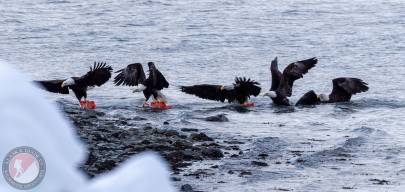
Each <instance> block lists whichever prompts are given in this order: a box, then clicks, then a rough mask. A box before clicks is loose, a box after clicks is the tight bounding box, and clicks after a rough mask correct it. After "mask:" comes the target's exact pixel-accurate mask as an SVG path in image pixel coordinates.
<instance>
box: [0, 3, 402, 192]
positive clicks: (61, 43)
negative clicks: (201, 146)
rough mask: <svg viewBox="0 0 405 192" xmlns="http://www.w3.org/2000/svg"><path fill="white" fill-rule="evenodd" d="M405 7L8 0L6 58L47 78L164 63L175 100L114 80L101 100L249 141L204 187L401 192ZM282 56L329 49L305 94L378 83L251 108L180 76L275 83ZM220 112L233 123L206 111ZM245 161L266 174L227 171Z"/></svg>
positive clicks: (0, 53)
mask: <svg viewBox="0 0 405 192" xmlns="http://www.w3.org/2000/svg"><path fill="white" fill-rule="evenodd" d="M404 10H405V2H403V1H400V0H388V1H375V2H370V1H365V0H355V1H349V0H339V1H330V0H322V1H321V0H313V1H302V0H290V1H285V0H273V1H265V0H235V1H221V0H219V1H218V0H216V1H213V0H204V1H201V0H196V1H186V0H181V1H174V0H172V1H170V0H167V1H164V0H156V1H153V0H149V1H144V0H141V1H130V0H126V1H112V0H100V1H97V2H85V1H68V0H61V1H58V0H31V1H28V0H17V1H4V2H1V3H0V59H2V60H6V61H8V62H10V63H14V64H15V65H16V67H17V68H18V69H20V70H22V71H23V72H24V73H26V74H28V75H29V76H31V77H32V78H33V79H37V80H39V79H54V78H66V77H70V76H78V75H82V74H84V73H86V72H87V70H88V67H89V66H90V65H91V64H92V63H93V62H94V61H106V62H107V63H108V64H110V65H111V66H112V67H113V68H114V70H118V69H120V68H122V67H125V66H126V65H127V64H129V63H133V62H141V63H144V64H146V63H147V62H148V61H154V62H155V63H156V64H157V66H158V68H159V69H160V71H161V72H162V73H163V74H164V75H165V76H166V78H167V79H168V81H169V82H170V83H171V86H170V88H169V89H167V90H165V91H164V93H165V94H166V95H167V96H168V98H169V101H170V103H171V105H172V107H173V108H172V109H171V110H168V111H163V112H151V111H148V110H144V109H142V108H141V107H140V106H141V104H142V102H143V95H142V94H133V93H132V92H131V91H130V89H129V88H128V87H115V86H113V84H112V82H111V81H110V82H108V83H107V84H105V85H104V86H102V87H100V88H95V89H94V90H92V91H91V92H90V93H89V99H92V100H96V101H97V104H98V106H99V108H98V109H97V110H99V111H103V112H105V113H107V114H109V115H111V116H113V117H120V116H129V117H132V116H134V117H135V116H141V117H145V118H147V120H146V121H145V123H151V124H153V125H155V126H160V127H162V128H185V127H187V128H198V129H201V130H202V131H205V132H208V133H209V135H210V136H213V137H215V138H217V139H224V140H226V139H229V138H234V139H238V140H241V141H244V142H245V144H244V146H243V147H244V148H245V149H250V153H245V155H242V157H244V158H239V159H225V160H223V161H220V162H219V167H220V170H221V171H222V172H223V173H221V172H220V173H216V175H215V176H212V177H207V178H201V179H200V180H201V181H200V182H199V183H195V185H197V188H198V189H200V190H205V191H230V190H232V191H277V190H279V191H286V190H291V191H401V189H402V190H403V189H404V188H405V181H404V180H403V178H404V177H405V162H404V161H405V155H404V152H405V144H404V142H403V141H404V139H405V131H404V130H403V129H404V128H405V120H404V117H405V115H404V114H405V95H404V91H405V87H404V86H403V85H404V81H403V77H404V76H405V64H404V61H405V54H403V53H404V49H405V12H404ZM276 56H278V57H279V63H280V67H281V68H283V67H285V66H286V65H287V64H289V63H291V62H294V61H296V60H301V59H307V58H311V57H317V58H318V59H319V62H318V65H317V66H316V67H315V68H313V69H312V70H311V71H310V72H309V73H308V74H307V75H306V76H305V77H304V78H303V79H300V80H298V81H297V82H296V83H295V85H294V91H293V96H292V98H291V101H293V102H294V101H296V100H298V98H299V97H300V96H301V95H303V94H304V93H305V92H307V91H309V90H311V89H313V90H315V91H316V92H318V93H329V92H330V91H331V90H332V82H331V80H332V79H333V78H336V77H342V76H348V77H358V78H361V79H363V80H364V81H366V82H367V83H368V84H369V86H370V90H369V91H368V92H366V93H362V94H358V95H355V96H354V97H353V98H352V101H351V102H348V103H341V104H326V105H320V106H316V107H310V108H293V107H289V108H286V107H277V106H273V105H272V103H271V101H270V99H268V98H262V97H258V98H253V99H252V100H253V101H254V102H255V103H256V107H254V108H250V109H248V110H241V109H239V108H238V107H236V106H233V105H229V104H227V103H217V102H213V101H208V100H202V99H199V98H196V97H193V96H189V95H185V94H183V93H181V92H179V91H178V86H180V85H192V84H200V83H212V84H225V85H227V84H231V83H232V81H233V79H234V77H235V76H246V77H250V78H253V79H255V80H256V81H258V82H260V83H261V86H262V88H263V91H266V90H267V89H269V87H270V73H269V65H270V61H271V60H272V59H273V58H274V57H276ZM145 67H146V65H145ZM49 99H50V100H53V101H62V103H66V104H73V103H75V102H76V101H75V99H74V98H72V97H69V96H58V95H52V94H49ZM217 114H226V115H227V117H228V118H229V122H223V123H215V122H206V121H204V120H203V119H202V118H204V117H207V116H211V115H217ZM165 121H168V122H169V123H170V125H163V122H165ZM262 152H263V153H268V154H269V158H268V159H266V162H267V163H268V164H269V166H268V167H264V168H260V167H259V168H257V167H254V166H252V165H250V164H249V161H250V160H251V159H249V158H250V157H253V156H255V155H258V154H259V153H262ZM204 163H206V164H207V165H208V164H210V163H211V162H208V163H207V162H204ZM204 163H203V164H204ZM195 166H198V167H204V165H195ZM191 169H192V168H191ZM232 169H247V170H252V175H251V176H247V177H238V176H237V175H228V174H226V172H227V171H228V170H232ZM186 179H187V178H186ZM382 180H385V181H387V182H384V181H382ZM218 181H224V182H225V183H222V182H221V183H218Z"/></svg>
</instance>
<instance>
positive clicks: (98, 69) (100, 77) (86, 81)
mask: <svg viewBox="0 0 405 192" xmlns="http://www.w3.org/2000/svg"><path fill="white" fill-rule="evenodd" d="M111 71H112V67H111V66H108V65H107V63H105V62H94V65H93V67H90V71H89V72H87V73H86V74H85V75H83V76H81V77H79V78H77V79H76V80H75V81H76V82H77V83H78V84H82V85H86V86H89V87H93V86H98V87H100V86H101V85H103V84H104V83H106V82H107V81H108V80H109V79H110V78H111Z"/></svg>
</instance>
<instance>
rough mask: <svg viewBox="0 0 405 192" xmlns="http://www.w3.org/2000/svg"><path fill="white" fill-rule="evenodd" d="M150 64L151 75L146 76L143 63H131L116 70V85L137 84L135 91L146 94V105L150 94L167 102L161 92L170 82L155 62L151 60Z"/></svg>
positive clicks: (159, 100) (156, 99)
mask: <svg viewBox="0 0 405 192" xmlns="http://www.w3.org/2000/svg"><path fill="white" fill-rule="evenodd" d="M148 66H149V76H148V78H146V76H145V72H144V70H143V67H142V64H140V63H133V64H129V65H128V66H127V67H126V68H123V69H120V70H118V71H117V72H116V73H118V75H117V76H115V78H114V84H115V85H116V86H120V85H123V86H136V87H135V89H134V90H133V92H134V93H135V92H143V95H144V96H145V102H144V105H147V101H148V100H149V98H150V96H153V99H154V100H155V101H158V102H164V103H166V102H167V101H166V97H165V96H164V95H163V94H162V93H161V90H162V89H164V88H168V87H169V82H167V80H166V78H165V77H164V76H163V74H162V73H161V72H160V71H159V70H158V69H157V68H156V66H155V64H154V63H153V62H149V63H148Z"/></svg>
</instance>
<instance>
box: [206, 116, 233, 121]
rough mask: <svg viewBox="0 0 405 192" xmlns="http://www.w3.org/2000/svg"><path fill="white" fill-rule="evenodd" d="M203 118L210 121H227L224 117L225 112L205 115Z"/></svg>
mask: <svg viewBox="0 0 405 192" xmlns="http://www.w3.org/2000/svg"><path fill="white" fill-rule="evenodd" d="M205 120H206V121H212V122H228V121H229V119H228V118H227V117H226V115H225V114H219V115H214V116H210V117H206V118H205Z"/></svg>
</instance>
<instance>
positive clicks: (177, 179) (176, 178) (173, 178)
mask: <svg viewBox="0 0 405 192" xmlns="http://www.w3.org/2000/svg"><path fill="white" fill-rule="evenodd" d="M171 179H172V181H181V179H180V178H178V177H171Z"/></svg>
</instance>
